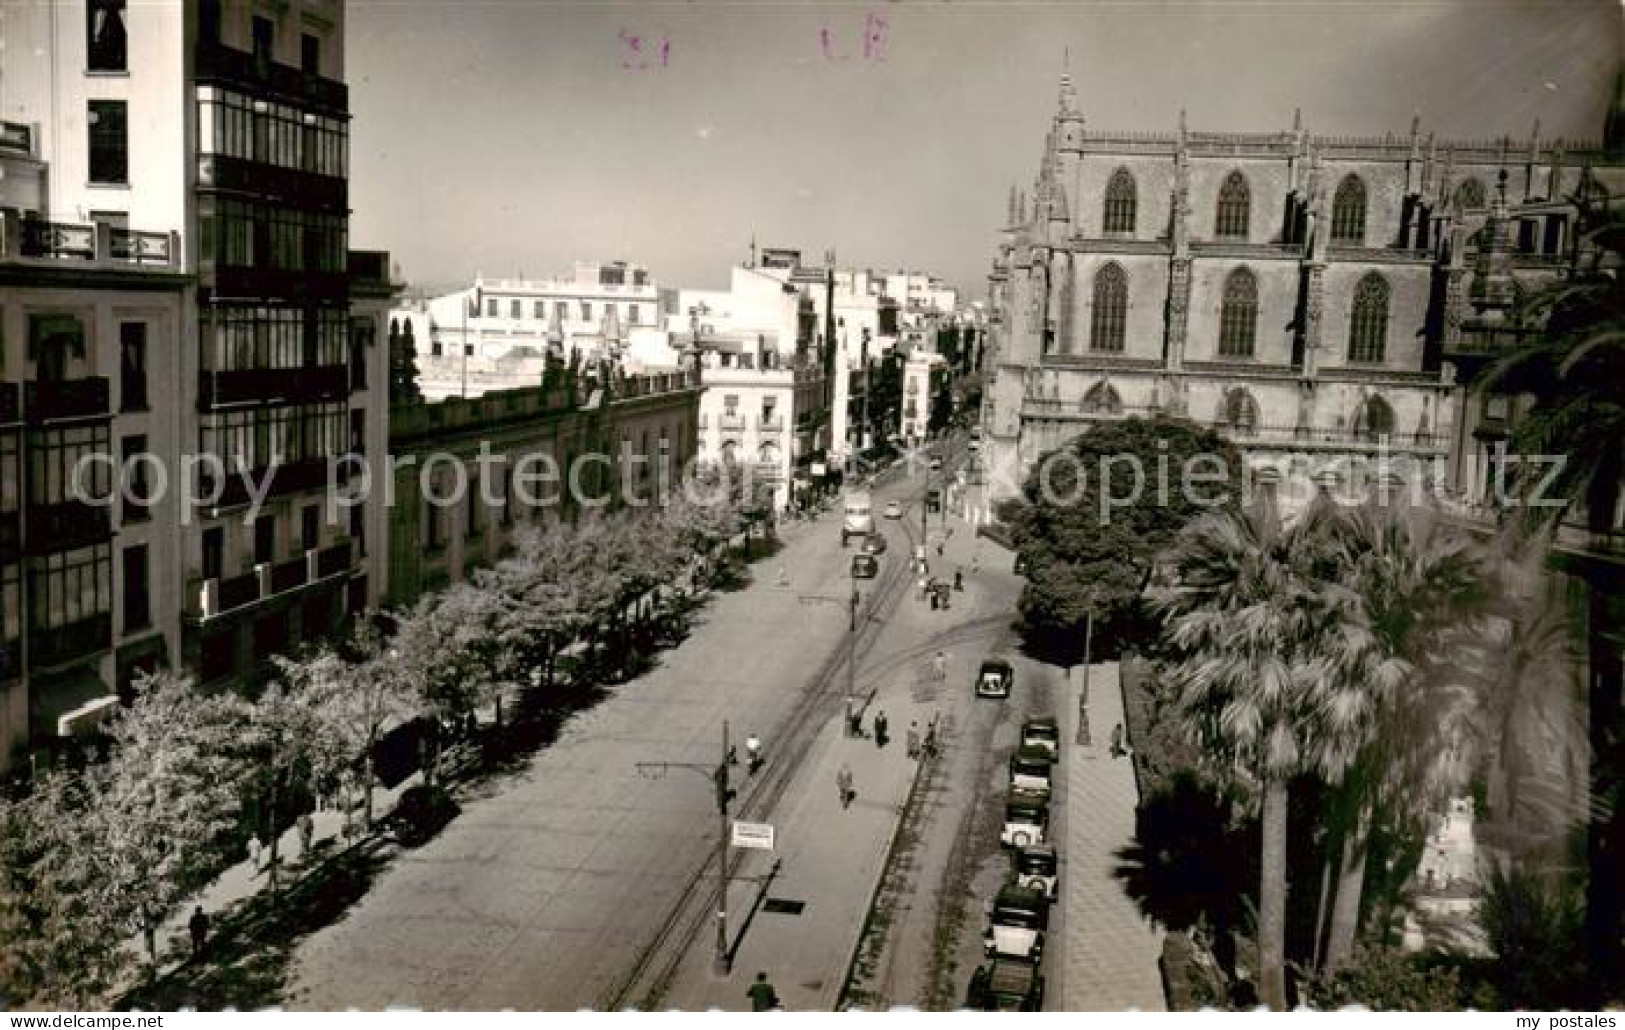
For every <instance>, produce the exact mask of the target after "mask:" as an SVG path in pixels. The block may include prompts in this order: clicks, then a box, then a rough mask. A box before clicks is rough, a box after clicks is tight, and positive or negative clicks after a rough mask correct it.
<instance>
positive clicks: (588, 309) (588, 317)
mask: <svg viewBox="0 0 1625 1030" xmlns="http://www.w3.org/2000/svg"><path fill="white" fill-rule="evenodd" d="M581 320H582V321H583V322H591V321H592V302H591V301H587V300H584V301H582V302H581Z"/></svg>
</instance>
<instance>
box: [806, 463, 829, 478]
mask: <svg viewBox="0 0 1625 1030" xmlns="http://www.w3.org/2000/svg"><path fill="white" fill-rule="evenodd" d="M809 471H810V472H811V473H812V474H813V475H815V476H822V475H823V474H824V473H825V471H826V469H825V468H824V463H823V462H821V461H815V462H813V463H812V468H811V469H809Z"/></svg>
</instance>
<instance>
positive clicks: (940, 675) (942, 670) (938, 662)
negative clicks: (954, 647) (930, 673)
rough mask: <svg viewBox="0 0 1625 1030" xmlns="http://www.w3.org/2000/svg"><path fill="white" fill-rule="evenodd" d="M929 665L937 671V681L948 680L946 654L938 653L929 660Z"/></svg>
mask: <svg viewBox="0 0 1625 1030" xmlns="http://www.w3.org/2000/svg"><path fill="white" fill-rule="evenodd" d="M931 665H932V667H933V668H935V669H936V671H937V679H939V680H945V679H947V678H948V655H947V653H946V652H944V651H938V652H937V656H936V657H935V658H933V659H931Z"/></svg>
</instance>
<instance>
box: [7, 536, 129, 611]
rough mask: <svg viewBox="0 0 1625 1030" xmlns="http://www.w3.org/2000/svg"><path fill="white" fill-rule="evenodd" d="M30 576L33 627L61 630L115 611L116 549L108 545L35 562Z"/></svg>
mask: <svg viewBox="0 0 1625 1030" xmlns="http://www.w3.org/2000/svg"><path fill="white" fill-rule="evenodd" d="M34 561H35V564H34V567H33V568H32V570H31V571H30V573H29V591H28V595H29V596H28V599H29V602H30V603H29V609H30V611H29V620H28V621H29V624H30V625H31V626H32V627H33V628H34V629H37V630H47V629H58V628H60V627H63V626H72V625H74V624H75V623H80V622H84V621H85V620H87V619H92V618H95V617H96V616H98V615H106V614H107V613H109V612H110V611H112V610H113V549H112V548H111V547H109V546H108V545H106V544H97V545H95V546H94V547H81V548H79V549H78V550H74V551H58V552H57V553H55V554H48V555H45V556H43V557H40V558H36V559H34Z"/></svg>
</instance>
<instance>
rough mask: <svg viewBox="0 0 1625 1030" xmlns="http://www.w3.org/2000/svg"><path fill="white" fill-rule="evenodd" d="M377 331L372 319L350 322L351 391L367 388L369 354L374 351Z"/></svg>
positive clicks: (359, 319)
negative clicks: (373, 346)
mask: <svg viewBox="0 0 1625 1030" xmlns="http://www.w3.org/2000/svg"><path fill="white" fill-rule="evenodd" d="M376 337H377V329H376V328H375V327H374V326H373V324H372V319H370V318H354V319H351V320H350V389H352V390H365V389H366V388H367V352H368V351H369V350H371V349H372V345H373V341H374V339H375V338H376Z"/></svg>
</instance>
